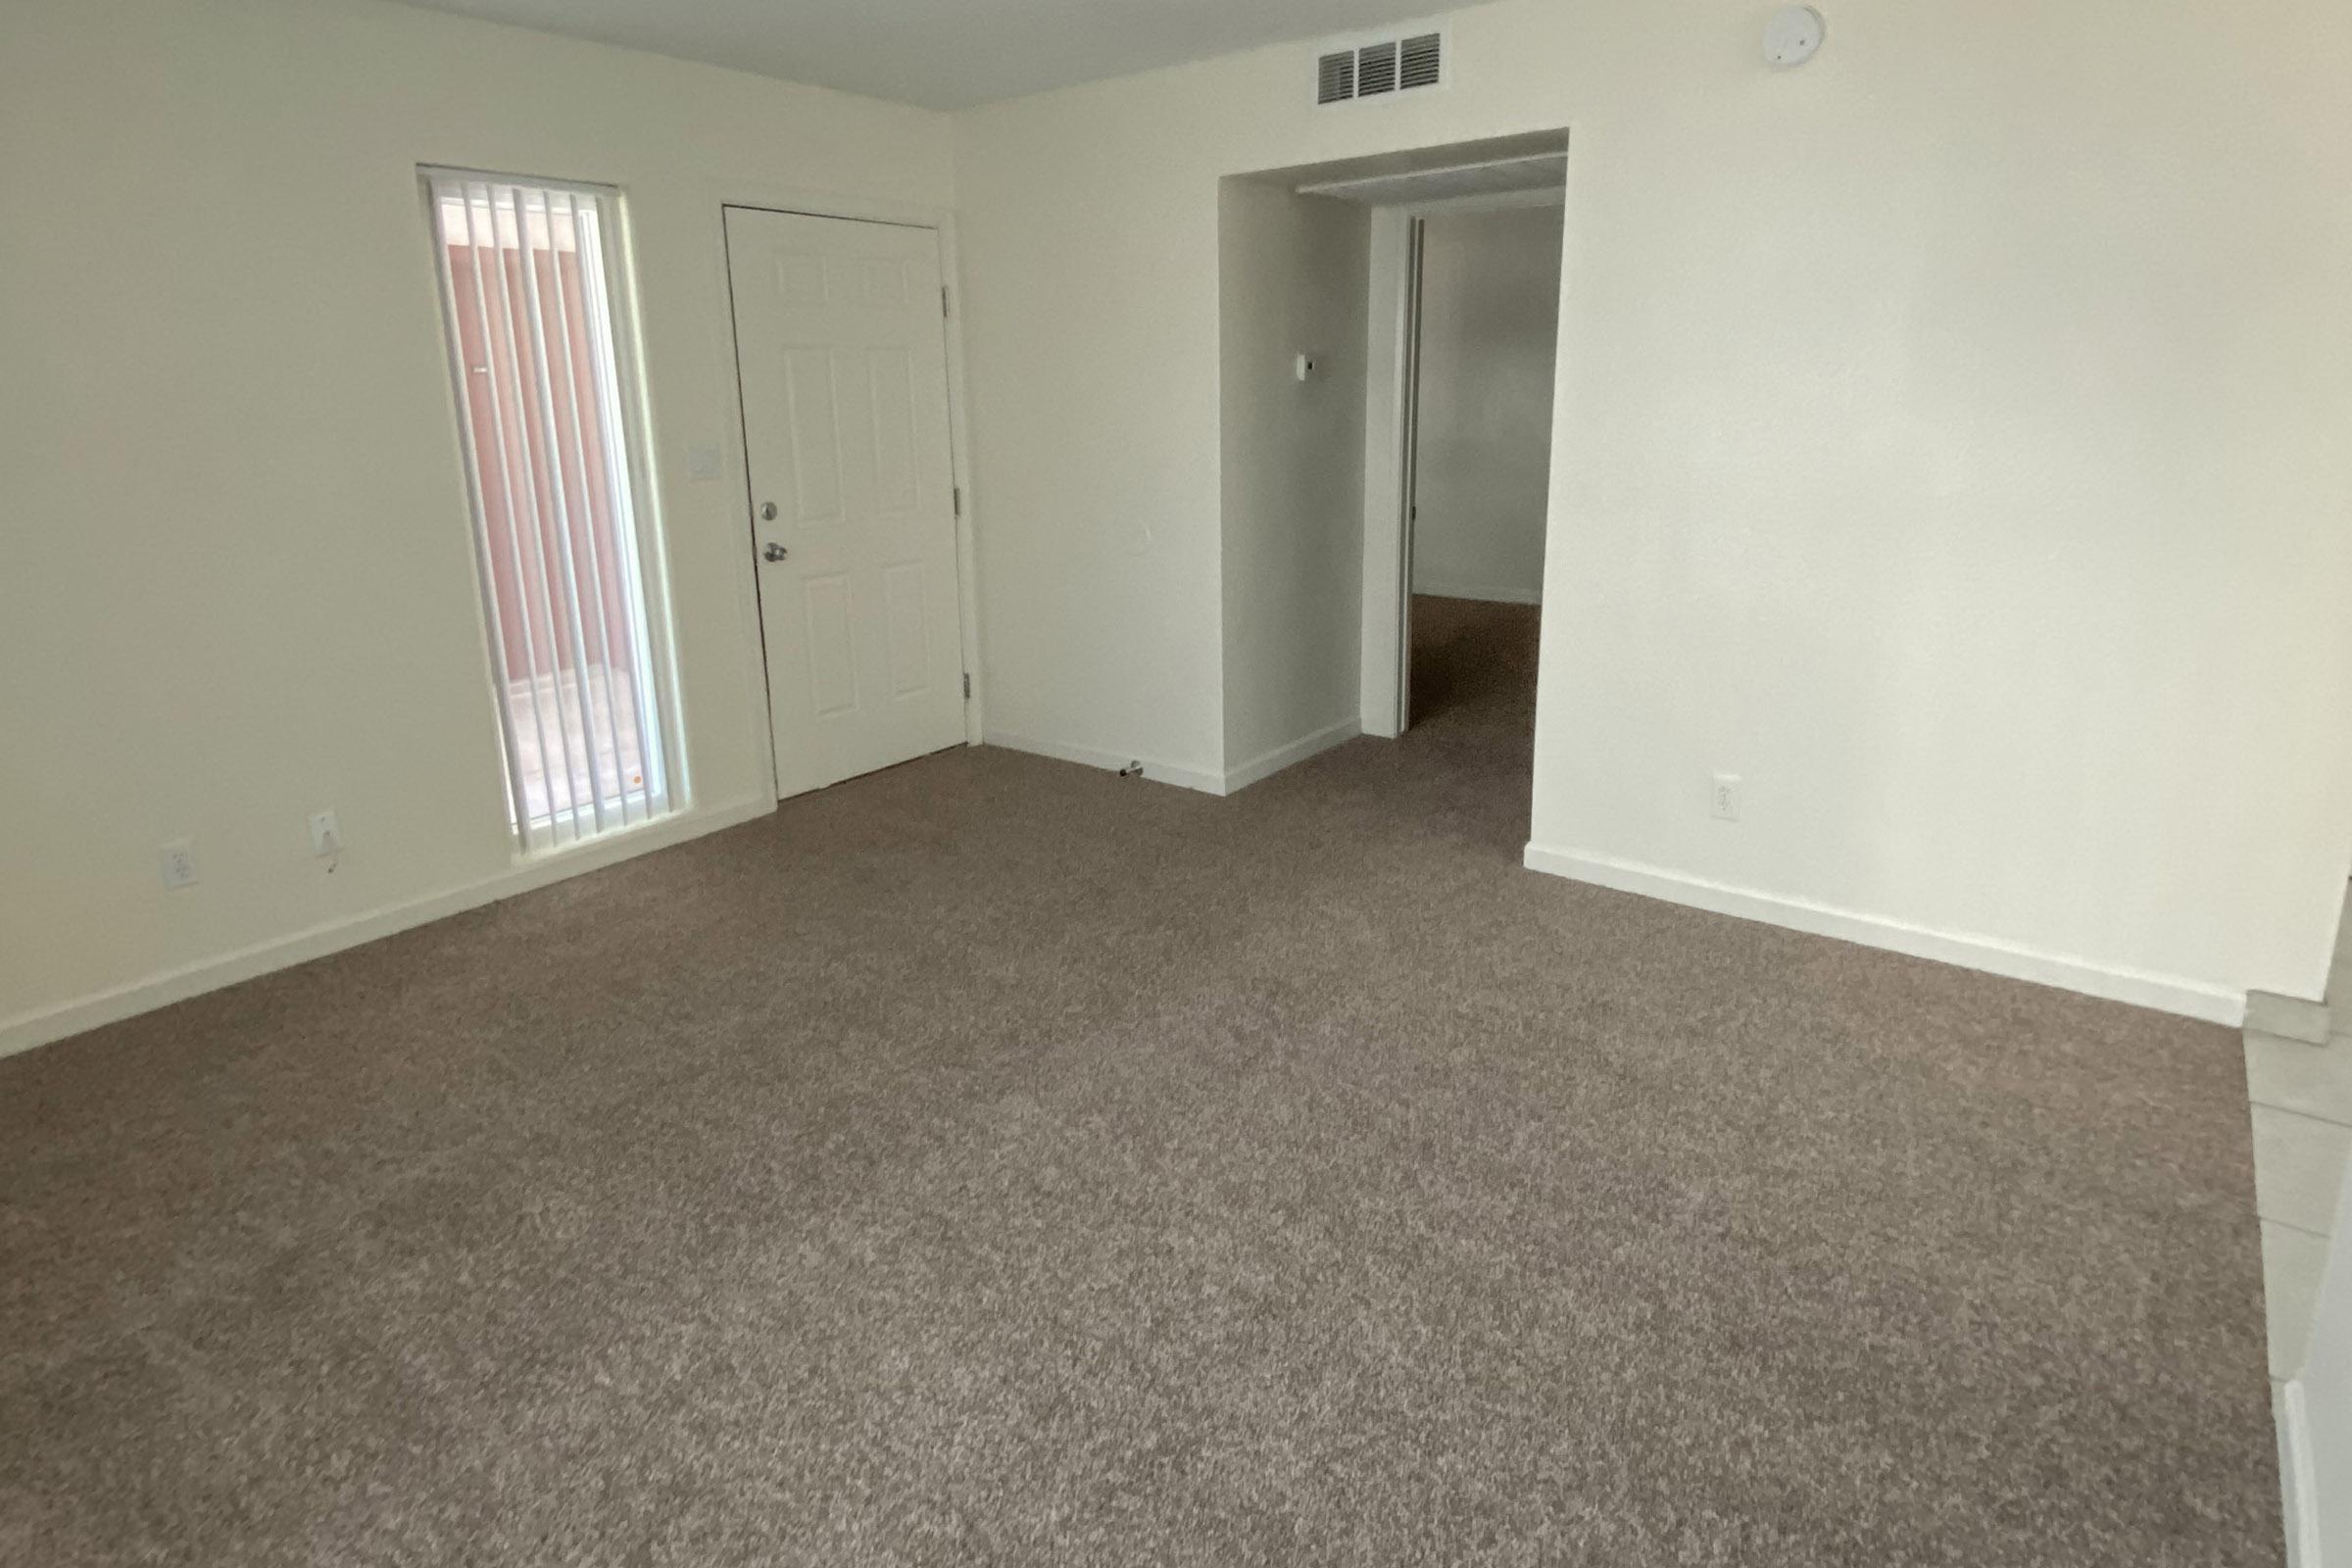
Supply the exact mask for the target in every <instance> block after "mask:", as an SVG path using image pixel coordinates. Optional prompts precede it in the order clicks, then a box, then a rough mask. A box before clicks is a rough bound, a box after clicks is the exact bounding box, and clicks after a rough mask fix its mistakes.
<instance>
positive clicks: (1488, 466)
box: [1413, 204, 1561, 604]
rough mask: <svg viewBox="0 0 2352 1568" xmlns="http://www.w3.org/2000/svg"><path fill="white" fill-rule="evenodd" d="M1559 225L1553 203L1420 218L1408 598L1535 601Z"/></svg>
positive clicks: (1540, 580)
mask: <svg viewBox="0 0 2352 1568" xmlns="http://www.w3.org/2000/svg"><path fill="white" fill-rule="evenodd" d="M1560 221H1561V209H1560V207H1559V206H1558V205H1557V204H1552V205H1548V206H1536V207H1506V208H1501V209H1498V210H1495V211H1490V212H1445V213H1434V214H1432V215H1430V216H1429V217H1428V218H1427V219H1425V220H1424V221H1423V223H1422V234H1421V408H1420V432H1421V438H1420V441H1419V443H1418V448H1419V465H1418V468H1417V471H1416V479H1417V483H1416V485H1415V488H1414V497H1415V502H1416V504H1417V505H1418V507H1419V509H1420V510H1419V514H1418V515H1417V516H1416V517H1415V519H1414V522H1413V591H1414V592H1415V593H1423V594H1443V595H1446V596H1447V597H1450V598H1455V599H1499V600H1505V601H1508V602H1511V603H1515V604H1534V603H1536V602H1537V601H1538V600H1540V599H1541V598H1543V596H1544V517H1545V513H1546V511H1547V509H1548V507H1549V502H1550V490H1551V384H1552V366H1553V362H1554V359H1555V357H1556V356H1555V354H1554V347H1555V344H1556V342H1557V340H1558V337H1559V330H1560Z"/></svg>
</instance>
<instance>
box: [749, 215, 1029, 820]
mask: <svg viewBox="0 0 2352 1568" xmlns="http://www.w3.org/2000/svg"><path fill="white" fill-rule="evenodd" d="M709 190H710V199H709V200H708V201H706V202H705V203H704V205H705V207H706V209H707V211H708V212H709V213H710V215H711V230H710V232H711V266H712V268H713V270H715V272H716V275H717V286H718V298H719V299H720V300H721V301H722V302H723V303H724V304H725V307H726V317H725V320H724V321H723V322H722V323H721V327H722V330H720V331H719V332H718V333H717V334H716V343H715V347H716V350H717V360H718V369H719V371H720V373H721V376H722V384H723V385H724V386H725V388H726V394H725V395H726V407H727V409H728V411H729V412H730V413H731V414H732V415H733V416H734V418H733V421H732V423H731V424H730V425H729V427H728V430H727V435H726V441H725V450H726V454H727V456H726V460H725V462H726V468H725V473H724V478H725V480H726V482H727V483H728V484H729V486H730V488H731V491H732V493H733V494H735V495H736V496H737V497H738V498H739V499H740V500H741V502H742V508H743V510H742V512H741V513H740V514H739V517H740V520H741V521H742V524H743V540H742V543H743V550H742V551H741V553H740V558H739V561H738V564H737V566H736V600H737V608H738V610H739V612H740V613H741V616H742V624H743V654H744V660H745V664H746V667H747V668H748V669H749V670H750V672H751V676H752V680H751V686H750V692H751V702H750V703H749V704H748V705H747V707H746V712H747V714H748V716H749V719H750V721H751V723H752V725H753V726H754V730H755V732H756V734H757V735H758V737H759V743H760V744H759V755H760V757H762V758H764V759H766V762H767V793H768V798H769V799H771V800H772V799H774V798H775V794H776V790H777V768H776V753H775V725H774V722H773V714H772V711H771V710H770V708H769V706H768V699H767V658H766V655H765V652H764V647H763V643H762V637H763V633H762V630H761V626H760V564H759V562H758V560H757V559H756V553H755V552H754V551H753V549H752V547H751V528H752V521H751V519H752V474H751V464H750V461H749V457H748V455H747V454H746V453H745V452H744V449H743V385H742V382H741V381H740V380H739V379H738V377H737V375H736V365H735V300H734V288H733V285H732V282H731V281H730V279H729V277H728V274H727V209H728V208H730V207H747V208H751V209H754V210H756V211H760V212H770V213H800V214H804V215H806V216H808V217H810V218H846V219H851V220H854V221H859V222H867V223H900V224H904V225H906V226H907V227H909V228H928V229H931V230H933V231H935V232H936V233H937V234H938V235H939V275H940V276H941V277H942V278H943V279H944V280H945V282H946V286H947V290H948V301H949V308H948V311H947V319H946V321H945V323H944V326H945V330H946V333H947V346H948V459H949V465H950V467H951V469H952V470H953V473H954V478H953V480H952V481H951V482H952V483H954V485H955V486H956V494H957V496H958V497H959V498H960V505H959V507H958V509H957V512H956V621H957V623H958V626H959V628H960V635H961V638H962V649H961V652H962V657H963V668H964V671H965V673H967V674H969V675H970V676H971V678H972V696H971V701H969V702H967V703H965V704H964V705H963V739H964V744H965V745H967V746H977V745H979V744H980V737H981V734H982V731H983V728H984V723H985V719H986V716H987V715H986V712H985V709H986V706H987V700H988V682H987V678H986V676H985V675H983V674H982V672H981V663H980V559H979V549H978V546H977V544H976V542H975V534H974V522H975V519H976V517H977V516H978V514H979V502H978V500H977V498H976V496H975V493H974V487H973V484H972V474H971V466H970V465H971V450H972V443H971V435H970V430H969V426H968V424H967V422H966V419H965V416H964V407H965V396H964V355H963V270H962V267H961V264H960V263H959V261H958V259H957V253H956V215H955V214H954V213H953V212H951V211H949V210H948V209H947V208H944V207H926V206H922V205H919V204H916V203H910V202H888V201H866V200H862V199H860V198H858V197H851V196H843V195H840V194H839V193H837V192H822V191H809V190H795V189H793V188H791V187H788V186H770V187H765V188H760V187H757V186H748V185H746V184H745V183H743V182H742V181H736V180H730V181H728V182H727V183H726V184H724V185H716V186H711V187H710V188H709Z"/></svg>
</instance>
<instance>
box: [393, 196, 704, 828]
mask: <svg viewBox="0 0 2352 1568" xmlns="http://www.w3.org/2000/svg"><path fill="white" fill-rule="evenodd" d="M424 180H425V187H426V191H427V193H428V202H429V205H430V207H431V210H432V221H433V231H434V238H435V245H434V250H435V252H436V254H437V256H438V260H439V264H440V271H441V305H442V314H443V317H444V324H445V326H446V327H447V330H448V339H449V353H450V360H451V365H450V368H451V372H452V375H453V376H454V378H455V380H456V383H457V403H458V417H459V422H460V424H461V426H462V429H463V433H464V436H465V445H466V481H467V488H468V491H469V492H470V499H471V501H472V504H473V536H474V549H475V553H476V556H477V560H478V564H479V567H480V573H481V583H482V609H483V613H484V615H485V617H486V618H487V620H488V623H489V633H490V662H491V671H492V676H493V679H494V680H495V682H496V686H497V695H498V714H499V728H500V731H501V735H502V739H503V751H504V756H505V761H506V780H507V802H508V810H509V813H510V815H511V816H512V818H513V821H514V824H515V833H516V836H517V837H518V839H519V840H520V842H521V843H522V845H523V847H524V848H525V849H536V848H547V847H551V846H554V845H557V844H564V843H570V842H573V841H575V840H578V839H583V838H587V837H590V836H592V835H595V834H598V833H604V832H609V831H611V830H613V829H615V828H621V827H626V826H629V825H631V824H632V823H636V822H642V821H646V820H649V819H651V818H653V817H656V816H659V815H661V814H662V812H664V811H666V810H667V809H669V807H670V804H671V802H670V783H669V778H670V775H669V771H668V767H667V762H668V758H669V756H670V755H671V754H670V749H669V748H668V747H667V746H665V744H664V739H665V734H666V732H665V731H664V729H663V713H664V710H665V709H666V708H667V707H668V704H667V703H666V701H665V700H664V694H663V692H662V687H661V684H660V682H659V681H658V680H657V678H656V659H655V652H656V649H655V638H654V632H653V626H652V623H651V622H649V620H648V617H647V613H646V607H647V598H648V582H647V578H648V575H649V574H648V571H647V567H646V562H645V560H644V559H643V554H642V552H641V549H640V537H639V515H640V508H639V507H638V505H637V498H638V491H637V488H636V485H637V477H638V476H637V468H638V465H635V464H633V463H632V462H631V457H632V454H635V453H638V452H641V451H643V450H644V449H643V446H642V420H641V419H640V417H639V415H638V411H637V409H636V407H635V403H634V400H633V398H632V396H631V390H632V389H631V385H630V379H629V377H628V376H626V375H624V374H623V373H622V368H621V367H622V360H621V356H622V355H623V354H625V353H627V352H629V351H630V348H631V346H632V344H633V341H634V339H633V335H632V333H631V332H630V329H629V327H630V323H629V319H628V318H627V315H626V312H627V309H628V306H629V293H628V289H627V287H626V286H625V280H624V278H623V272H622V268H621V265H620V258H619V256H618V255H617V251H618V249H619V239H618V235H619V225H618V209H619V197H618V195H617V194H616V193H614V192H613V191H610V190H600V189H596V188H593V187H588V186H576V185H555V184H525V183H520V182H515V181H509V180H504V179H498V178H493V177H481V176H475V175H469V174H462V173H456V172H446V171H440V170H427V171H425V172H424Z"/></svg>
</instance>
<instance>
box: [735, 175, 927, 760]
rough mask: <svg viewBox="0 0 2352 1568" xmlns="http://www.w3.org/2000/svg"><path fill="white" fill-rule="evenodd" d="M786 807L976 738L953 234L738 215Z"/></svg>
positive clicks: (749, 460) (743, 337)
mask: <svg viewBox="0 0 2352 1568" xmlns="http://www.w3.org/2000/svg"><path fill="white" fill-rule="evenodd" d="M725 224H726V243H727V274H728V282H729V285H730V288H731V290H732V293H733V299H734V316H735V365H736V375H737V378H738V382H739V386H740V390H741V396H742V408H743V442H744V463H745V469H746V473H747V476H748V479H749V485H750V493H749V495H748V497H747V500H748V502H749V504H750V508H751V527H750V532H749V545H750V548H751V549H752V550H753V552H754V560H755V568H754V569H755V572H756V578H757V581H758V584H759V603H760V633H761V638H762V642H763V645H764V653H765V661H766V670H767V696H768V719H769V726H770V732H771V737H772V741H773V745H774V748H775V762H776V793H777V795H778V796H779V797H787V796H793V795H798V794H801V793H803V792H805V791H808V790H812V789H821V788H823V787H824V786H826V785H828V784H834V783H838V782H840V781H841V780H843V779H846V778H852V777H855V776H856V775H858V774H860V773H869V772H872V771H874V770H875V769H877V768H882V767H888V766H891V765H892V764H894V763H897V762H904V761H907V760H910V759H912V758H916V757H920V756H923V755H925V754H927V753H930V752H936V751H941V750H944V749H946V748H948V747H951V746H955V745H957V744H960V743H961V742H962V741H963V739H964V718H963V709H964V703H965V702H966V700H967V697H968V692H967V688H966V685H965V677H964V670H963V652H962V645H963V638H962V607H961V601H960V597H959V588H958V582H957V561H956V513H957V510H958V508H959V505H960V498H959V497H958V496H957V495H956V484H955V466H954V457H953V452H952V448H951V441H950V427H949V415H948V408H949V404H948V357H947V335H946V322H945V309H944V305H943V301H944V298H945V296H944V295H943V293H942V284H941V277H942V270H943V269H942V264H941V259H940V245H939V235H938V232H937V231H936V230H935V229H932V228H929V227H920V226H915V225H911V224H905V223H891V222H875V221H865V220H860V219H847V218H827V217H818V216H814V215H810V214H806V213H788V212H774V211H769V210H766V209H763V208H750V207H729V208H727V209H726V210H725Z"/></svg>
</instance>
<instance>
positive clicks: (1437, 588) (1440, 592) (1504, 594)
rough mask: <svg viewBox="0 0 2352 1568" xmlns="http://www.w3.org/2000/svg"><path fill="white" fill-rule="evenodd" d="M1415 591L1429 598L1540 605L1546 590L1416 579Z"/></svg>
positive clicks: (1494, 603)
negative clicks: (1483, 586)
mask: <svg viewBox="0 0 2352 1568" xmlns="http://www.w3.org/2000/svg"><path fill="white" fill-rule="evenodd" d="M1413 592H1414V593H1416V594H1419V595H1421V596H1423V597H1425V598H1429V599H1483V600H1485V601H1486V602H1487V603H1488V604H1491V605H1540V604H1542V603H1543V602H1544V590H1543V589H1541V588H1481V587H1476V586H1467V585H1464V584H1461V583H1434V582H1421V581H1418V580H1416V581H1415V582H1414V584H1413Z"/></svg>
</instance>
